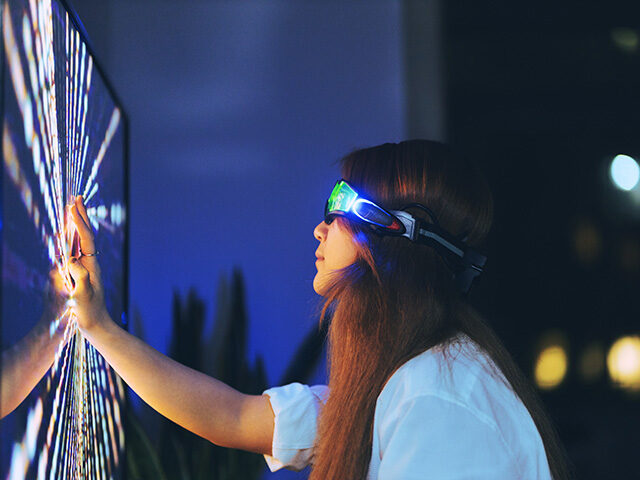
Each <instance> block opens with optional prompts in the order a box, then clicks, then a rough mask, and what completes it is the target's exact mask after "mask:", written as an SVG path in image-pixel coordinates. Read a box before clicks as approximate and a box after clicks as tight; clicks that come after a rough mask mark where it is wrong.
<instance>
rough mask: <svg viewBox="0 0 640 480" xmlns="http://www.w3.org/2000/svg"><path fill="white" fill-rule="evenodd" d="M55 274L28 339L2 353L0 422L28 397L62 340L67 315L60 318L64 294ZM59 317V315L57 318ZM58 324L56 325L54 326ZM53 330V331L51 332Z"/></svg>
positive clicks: (57, 275) (55, 271)
mask: <svg viewBox="0 0 640 480" xmlns="http://www.w3.org/2000/svg"><path fill="white" fill-rule="evenodd" d="M62 289H63V285H62V279H61V278H60V275H59V274H58V272H57V270H53V271H52V272H51V274H50V280H49V284H48V285H47V288H46V292H45V298H44V303H45V309H44V310H45V311H44V313H43V314H42V318H41V319H40V321H39V322H38V323H37V324H36V325H35V327H33V328H32V329H31V331H29V333H27V335H26V336H25V337H24V338H23V339H22V340H20V341H19V342H18V343H16V344H15V345H13V346H12V347H11V348H9V349H7V350H5V351H4V352H2V363H1V365H2V371H0V418H4V417H5V416H7V415H9V414H10V413H11V412H12V411H13V410H15V408H16V407H17V406H18V405H20V404H21V403H22V401H23V400H24V399H25V398H26V397H27V395H29V393H31V390H33V388H34V387H35V386H36V385H37V384H38V382H39V381H40V380H41V379H42V377H43V376H44V374H45V373H47V370H49V368H50V367H51V364H52V363H53V361H54V359H55V354H56V350H57V349H58V347H59V346H60V342H62V341H63V340H64V335H65V329H66V327H67V323H68V318H69V316H68V315H67V314H62V313H61V312H63V305H64V302H65V300H66V293H65V294H60V293H58V292H61V290H62ZM58 315H62V316H61V317H59V318H56V317H58ZM55 321H57V324H53V325H52V323H53V322H55ZM52 327H53V330H52Z"/></svg>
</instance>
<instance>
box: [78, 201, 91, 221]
mask: <svg viewBox="0 0 640 480" xmlns="http://www.w3.org/2000/svg"><path fill="white" fill-rule="evenodd" d="M76 207H78V212H79V213H80V216H81V217H82V219H83V220H84V222H85V223H86V224H87V227H88V228H91V222H90V221H89V215H88V214H87V208H86V207H85V206H84V198H82V195H78V196H77V197H76Z"/></svg>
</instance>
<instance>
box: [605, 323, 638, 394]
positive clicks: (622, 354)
mask: <svg viewBox="0 0 640 480" xmlns="http://www.w3.org/2000/svg"><path fill="white" fill-rule="evenodd" d="M607 368H608V369H609V376H610V377H611V380H612V381H613V383H614V384H616V385H617V386H619V387H621V388H624V389H625V390H632V391H640V337H637V336H630V337H622V338H619V339H618V340H616V341H615V342H614V344H613V345H612V346H611V349H610V350H609V354H608V355H607Z"/></svg>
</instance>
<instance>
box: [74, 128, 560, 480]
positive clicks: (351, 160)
mask: <svg viewBox="0 0 640 480" xmlns="http://www.w3.org/2000/svg"><path fill="white" fill-rule="evenodd" d="M342 178H343V181H341V182H338V184H336V187H335V189H334V191H333V193H332V195H331V197H330V198H329V200H328V201H327V205H326V207H325V219H324V221H323V222H321V223H320V224H319V225H318V226H317V227H316V228H315V230H314V235H315V237H316V239H317V240H318V241H319V246H318V249H317V251H316V256H317V257H318V261H317V262H316V267H317V269H318V273H317V275H316V276H315V278H314V282H313V286H314V289H315V291H316V292H317V293H318V294H320V295H322V296H323V297H324V299H325V300H324V310H323V315H322V318H325V313H327V312H331V315H330V317H331V320H330V322H331V323H330V327H329V338H328V346H329V386H328V387H325V386H314V387H308V386H305V385H300V384H291V385H287V386H283V387H276V388H273V389H270V390H267V391H266V392H265V393H264V394H263V395H261V396H250V395H243V394H242V393H240V392H237V391H235V390H233V389H231V388H230V387H228V386H227V385H225V384H222V383H221V382H219V381H217V380H215V379H213V378H210V377H207V376H205V375H203V374H201V373H199V372H196V371H193V370H191V369H189V368H186V367H184V366H182V365H180V364H178V363H176V362H174V361H172V360H171V359H169V358H167V357H165V356H163V355H161V354H160V353H158V352H157V351H155V350H153V349H152V348H150V347H149V346H147V345H146V344H144V343H143V342H142V341H140V340H138V339H137V338H135V337H133V336H131V335H129V334H128V333H127V332H125V331H124V330H122V329H120V328H119V327H118V326H116V324H115V323H114V322H113V321H112V320H111V318H110V317H109V314H108V312H107V311H106V309H105V305H104V300H103V293H102V284H101V282H100V268H99V265H98V263H97V261H96V257H95V256H88V257H85V256H81V257H80V258H79V259H77V260H76V259H72V263H71V266H70V272H71V274H72V276H73V277H74V279H75V281H76V290H75V292H74V298H75V299H76V302H77V307H76V309H77V314H78V317H79V326H80V328H81V330H82V332H83V334H84V335H85V337H86V338H87V339H88V340H89V341H90V342H91V343H93V345H94V346H95V347H96V348H97V349H98V350H99V351H100V352H101V353H102V355H103V356H104V357H105V359H106V360H107V361H108V362H109V363H110V364H111V365H112V366H113V368H114V369H115V370H116V371H117V372H118V373H119V374H120V375H121V376H122V378H123V379H124V380H125V381H126V382H127V383H128V384H129V386H131V388H133V389H134V390H135V391H136V392H137V393H138V394H139V395H140V396H141V397H142V398H143V399H144V400H145V401H146V402H147V403H149V404H150V405H151V406H152V407H153V408H155V409H156V410H158V411H159V412H160V413H162V414H163V415H165V416H167V417H168V418H170V419H171V420H173V421H175V422H176V423H178V424H180V425H182V426H183V427H185V428H187V429H189V430H191V431H192V432H194V433H196V434H198V435H201V436H203V437H204V438H207V439H209V440H210V441H211V442H213V443H215V444H218V445H223V446H228V447H234V448H241V449H245V450H249V451H253V452H259V453H262V454H264V455H265V457H266V459H267V462H268V464H269V466H270V468H271V469H272V470H275V469H277V468H281V467H283V466H284V467H288V468H293V469H300V468H302V467H304V466H306V465H307V464H309V463H311V464H312V465H313V467H312V472H311V477H310V478H312V479H364V478H368V479H418V478H438V479H442V478H447V479H463V478H465V479H469V478H473V479H493V480H495V479H514V478H526V479H548V478H554V479H556V480H558V479H564V478H568V477H569V472H568V468H567V464H566V462H565V459H564V455H563V451H562V447H561V445H560V443H559V442H558V439H557V436H556V434H555V433H554V430H553V428H552V426H551V424H550V422H549V420H548V418H547V417H546V416H545V414H544V413H543V410H542V408H541V406H540V403H539V401H538V400H537V399H536V395H535V393H534V391H533V389H532V388H531V387H530V385H529V383H528V382H527V380H526V379H525V377H524V376H523V375H522V373H521V372H520V371H519V370H518V368H517V367H516V366H515V364H514V362H513V361H512V360H511V357H510V356H509V354H508V353H507V351H506V350H505V348H504V347H503V346H502V345H501V343H500V342H499V341H498V339H497V338H496V336H495V335H494V334H493V332H492V331H491V329H490V328H489V327H488V326H486V325H485V324H484V323H483V321H482V319H481V318H480V317H479V315H478V314H477V313H476V312H475V311H474V310H473V309H472V308H471V307H470V306H469V304H468V303H467V302H466V300H465V296H464V294H463V292H464V291H466V290H467V289H468V287H469V285H470V282H471V280H472V279H473V277H474V276H476V275H477V274H479V272H480V271H481V270H482V266H483V264H484V257H482V255H480V254H478V253H477V252H475V250H474V249H473V248H472V247H473V246H474V245H477V244H478V243H479V242H481V241H482V240H483V238H484V237H485V235H486V234H487V232H488V230H489V226H490V223H491V217H492V200H491V195H490V192H489V190H488V188H487V185H486V183H485V181H484V180H483V179H482V177H481V176H480V174H479V173H478V172H477V170H476V169H475V168H474V167H473V166H472V165H470V164H468V163H465V162H463V161H461V160H460V159H457V158H456V157H454V156H453V155H452V154H451V153H450V152H449V150H448V149H447V148H446V147H445V146H443V145H441V144H439V143H435V142H429V141H420V140H416V141H407V142H402V143H399V144H385V145H381V146H378V147H374V148H369V149H364V150H359V151H356V152H354V153H352V154H350V155H348V156H347V157H345V158H344V159H343V161H342ZM72 216H73V219H74V222H75V223H76V226H77V228H78V232H79V234H80V239H81V244H82V250H83V251H85V252H90V253H93V252H95V250H94V249H95V246H94V242H93V234H92V231H91V228H90V223H89V221H88V218H87V215H86V211H85V208H84V205H83V204H82V199H81V198H80V197H79V198H78V199H77V200H76V204H75V206H74V207H73V208H72ZM168 387H170V388H168ZM329 392H330V393H329Z"/></svg>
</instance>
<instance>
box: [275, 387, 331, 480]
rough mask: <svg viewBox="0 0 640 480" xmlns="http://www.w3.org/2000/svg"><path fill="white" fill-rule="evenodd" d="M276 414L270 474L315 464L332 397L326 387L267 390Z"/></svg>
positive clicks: (300, 468)
mask: <svg viewBox="0 0 640 480" xmlns="http://www.w3.org/2000/svg"><path fill="white" fill-rule="evenodd" d="M263 395H268V396H269V400H270V401H271V407H272V408H273V413H274V414H275V419H274V430H273V445H272V454H271V455H265V456H264V458H265V460H266V462H267V465H268V466H269V470H271V471H272V472H275V471H276V470H279V469H281V468H288V469H291V470H302V469H303V468H304V467H306V466H307V465H309V464H310V463H311V460H312V457H313V444H314V442H315V438H316V431H317V421H318V416H319V413H320V408H321V406H322V405H324V404H325V403H326V401H327V399H328V397H329V388H328V387H327V386H326V385H314V386H312V387H309V386H308V385H302V384H300V383H291V384H289V385H284V386H282V387H274V388H270V389H269V390H265V391H264V392H263Z"/></svg>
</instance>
